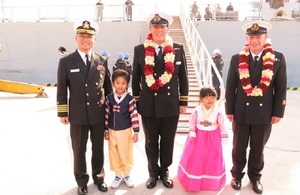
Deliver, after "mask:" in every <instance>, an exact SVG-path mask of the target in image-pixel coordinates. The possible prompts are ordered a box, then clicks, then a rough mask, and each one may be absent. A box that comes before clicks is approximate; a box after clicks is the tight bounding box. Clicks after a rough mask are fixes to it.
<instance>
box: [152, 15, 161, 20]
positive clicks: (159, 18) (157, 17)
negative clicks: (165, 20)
mask: <svg viewBox="0 0 300 195" xmlns="http://www.w3.org/2000/svg"><path fill="white" fill-rule="evenodd" d="M153 21H154V22H158V21H161V17H160V16H159V15H158V14H155V16H154V18H153Z"/></svg>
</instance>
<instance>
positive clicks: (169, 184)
mask: <svg viewBox="0 0 300 195" xmlns="http://www.w3.org/2000/svg"><path fill="white" fill-rule="evenodd" d="M161 180H162V181H163V184H164V186H165V187H166V188H173V181H172V179H171V178H170V177H167V176H165V177H163V178H162V179H161Z"/></svg>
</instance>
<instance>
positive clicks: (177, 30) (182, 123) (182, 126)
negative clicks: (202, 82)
mask: <svg viewBox="0 0 300 195" xmlns="http://www.w3.org/2000/svg"><path fill="white" fill-rule="evenodd" d="M169 35H170V36H171V37H172V39H173V41H174V42H176V43H179V44H182V45H183V47H184V51H185V56H186V61H187V68H188V78H189V100H188V108H187V112H186V113H185V114H182V115H180V117H179V122H178V128H177V132H188V131H189V127H188V123H189V117H190V114H191V112H192V110H193V108H195V106H196V105H198V95H199V91H200V87H199V85H198V81H197V77H196V73H195V69H194V66H193V63H192V60H191V56H190V53H189V49H188V47H187V43H186V40H185V37H184V32H183V30H182V26H181V22H180V18H179V16H173V23H172V24H171V25H170V29H169Z"/></svg>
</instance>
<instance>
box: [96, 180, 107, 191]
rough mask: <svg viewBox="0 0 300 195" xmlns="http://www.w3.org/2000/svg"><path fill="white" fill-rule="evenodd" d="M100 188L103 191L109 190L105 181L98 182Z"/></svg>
mask: <svg viewBox="0 0 300 195" xmlns="http://www.w3.org/2000/svg"><path fill="white" fill-rule="evenodd" d="M98 190H100V191H101V192H107V190H108V188H107V185H106V183H105V182H103V183H102V184H98Z"/></svg>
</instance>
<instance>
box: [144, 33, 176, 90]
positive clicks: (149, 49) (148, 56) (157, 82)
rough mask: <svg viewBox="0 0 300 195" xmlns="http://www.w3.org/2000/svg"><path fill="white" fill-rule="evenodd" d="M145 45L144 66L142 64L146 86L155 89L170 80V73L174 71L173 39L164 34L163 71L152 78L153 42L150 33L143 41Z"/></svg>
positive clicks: (153, 64) (153, 63) (153, 65)
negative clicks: (156, 77)
mask: <svg viewBox="0 0 300 195" xmlns="http://www.w3.org/2000/svg"><path fill="white" fill-rule="evenodd" d="M144 47H145V66H144V75H145V80H146V83H147V86H148V87H150V88H151V90H154V91H157V90H158V89H160V88H161V87H163V86H164V85H165V84H167V83H168V82H170V80H171V78H172V74H173V73H174V69H175V68H174V64H173V61H174V59H175V54H174V53H175V52H174V49H173V41H172V39H171V37H170V36H168V35H167V36H166V41H165V42H164V44H163V48H164V53H165V56H164V61H165V71H164V73H163V74H162V75H161V76H160V77H159V78H158V79H155V78H154V75H153V74H154V67H155V62H154V53H155V51H154V42H153V40H152V34H149V35H148V37H147V39H146V40H145V42H144Z"/></svg>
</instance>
